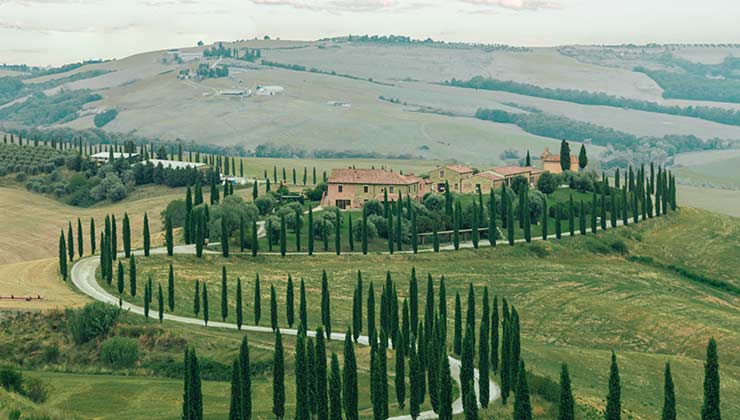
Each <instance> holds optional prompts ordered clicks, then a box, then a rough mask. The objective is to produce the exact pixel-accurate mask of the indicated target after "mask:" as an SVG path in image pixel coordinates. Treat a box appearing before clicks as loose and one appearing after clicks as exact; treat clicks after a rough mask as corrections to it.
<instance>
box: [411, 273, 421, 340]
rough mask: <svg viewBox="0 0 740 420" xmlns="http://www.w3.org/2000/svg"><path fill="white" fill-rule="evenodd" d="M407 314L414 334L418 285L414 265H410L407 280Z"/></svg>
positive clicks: (417, 309) (416, 327)
mask: <svg viewBox="0 0 740 420" xmlns="http://www.w3.org/2000/svg"><path fill="white" fill-rule="evenodd" d="M409 315H410V320H411V331H412V332H413V333H414V335H416V332H417V331H418V327H419V285H418V282H417V280H416V267H411V279H410V280H409Z"/></svg>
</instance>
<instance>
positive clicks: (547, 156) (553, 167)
mask: <svg viewBox="0 0 740 420" xmlns="http://www.w3.org/2000/svg"><path fill="white" fill-rule="evenodd" d="M540 159H541V160H542V169H543V170H545V171H548V172H552V173H554V174H561V173H563V168H562V167H561V166H560V155H553V154H552V153H550V148H549V147H545V151H544V152H542V154H541V155H540ZM570 170H571V171H572V172H578V157H577V156H574V155H570Z"/></svg>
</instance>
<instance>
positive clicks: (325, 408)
mask: <svg viewBox="0 0 740 420" xmlns="http://www.w3.org/2000/svg"><path fill="white" fill-rule="evenodd" d="M323 334H324V331H323V329H322V328H321V327H318V328H317V329H316V355H315V362H314V377H315V378H316V380H315V384H314V389H315V390H316V417H317V418H318V419H319V420H328V419H329V400H328V399H327V398H328V397H327V394H326V391H327V389H326V388H327V383H326V381H327V373H328V372H327V366H326V345H325V344H324V335H323Z"/></svg>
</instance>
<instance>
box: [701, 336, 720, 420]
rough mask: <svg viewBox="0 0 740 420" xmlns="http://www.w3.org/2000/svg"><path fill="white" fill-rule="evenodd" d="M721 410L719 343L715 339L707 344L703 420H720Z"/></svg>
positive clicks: (702, 408) (711, 339)
mask: <svg viewBox="0 0 740 420" xmlns="http://www.w3.org/2000/svg"><path fill="white" fill-rule="evenodd" d="M720 418H721V416H720V408H719V361H718V359H717V342H716V341H714V337H712V338H710V339H709V343H708V344H707V361H706V363H704V404H703V405H702V407H701V420H720Z"/></svg>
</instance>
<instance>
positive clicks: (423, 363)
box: [416, 322, 427, 404]
mask: <svg viewBox="0 0 740 420" xmlns="http://www.w3.org/2000/svg"><path fill="white" fill-rule="evenodd" d="M425 324H426V322H425ZM425 329H426V327H424V328H419V338H418V339H417V340H418V342H417V345H416V356H417V359H418V361H419V369H418V371H417V373H418V374H419V378H418V381H417V386H418V388H417V389H418V392H419V395H418V399H419V404H423V403H424V398H425V395H426V380H425V379H424V378H425V376H426V369H427V358H426V350H425V348H426V340H425V339H424V330H425Z"/></svg>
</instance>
